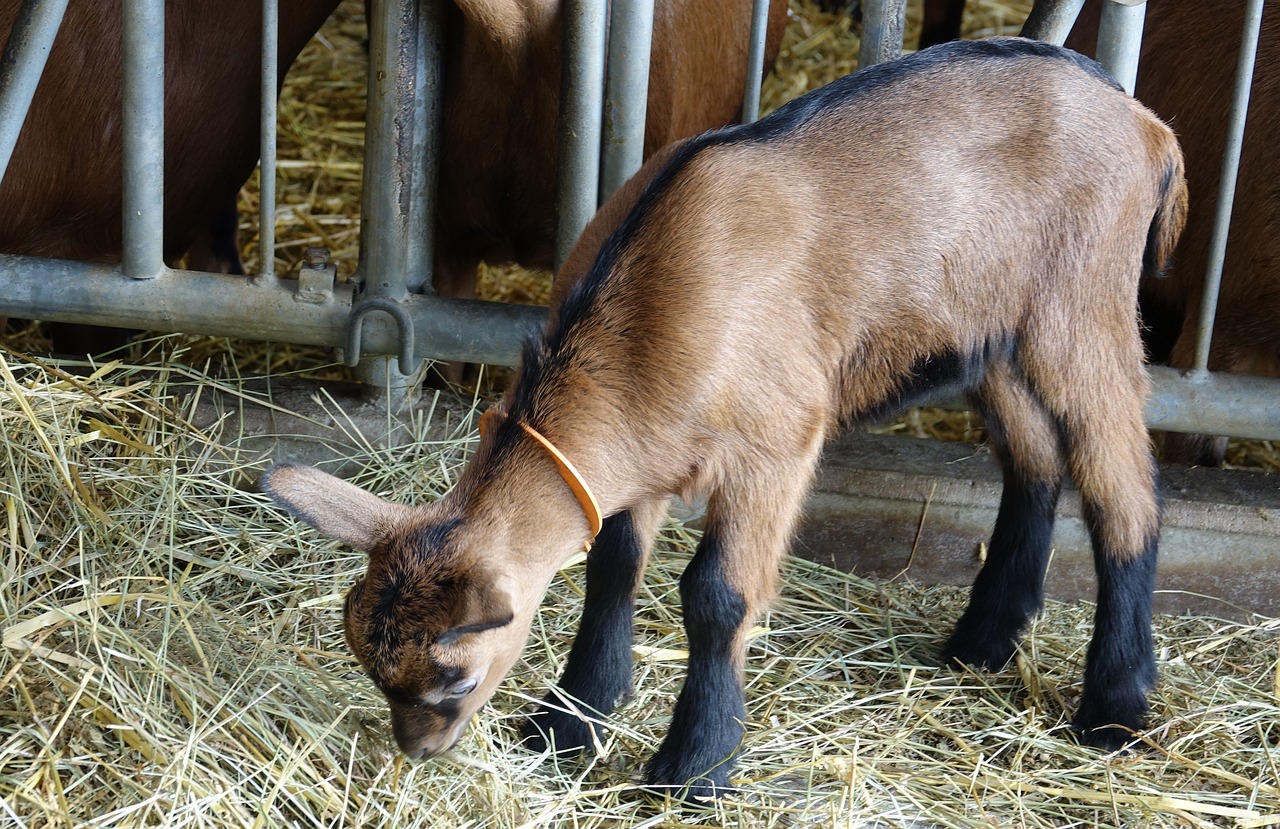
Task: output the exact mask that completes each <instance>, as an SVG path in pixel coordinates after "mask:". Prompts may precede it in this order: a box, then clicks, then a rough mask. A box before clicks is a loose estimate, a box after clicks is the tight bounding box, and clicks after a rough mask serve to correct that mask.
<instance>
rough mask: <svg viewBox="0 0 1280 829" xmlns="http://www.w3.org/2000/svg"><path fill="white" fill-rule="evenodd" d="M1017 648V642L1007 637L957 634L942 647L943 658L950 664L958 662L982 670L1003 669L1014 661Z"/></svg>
mask: <svg viewBox="0 0 1280 829" xmlns="http://www.w3.org/2000/svg"><path fill="white" fill-rule="evenodd" d="M1015 649H1016V646H1015V644H1014V643H1013V642H1010V641H1009V640H1007V639H997V638H987V639H979V638H976V637H968V636H963V637H962V636H960V635H959V634H956V635H954V636H952V637H951V640H950V641H948V642H947V644H946V647H944V648H943V649H942V659H943V661H944V662H946V663H948V664H951V663H956V662H958V663H961V664H963V665H968V666H970V667H972V668H977V669H978V670H982V671H1001V670H1004V668H1005V666H1006V665H1008V664H1009V663H1010V662H1012V661H1013V652H1014V650H1015Z"/></svg>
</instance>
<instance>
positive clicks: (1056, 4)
mask: <svg viewBox="0 0 1280 829" xmlns="http://www.w3.org/2000/svg"><path fill="white" fill-rule="evenodd" d="M1083 7H1084V0H1035V3H1034V4H1032V6H1031V13H1030V14H1029V15H1027V19H1026V21H1025V22H1024V23H1023V24H1022V31H1020V32H1019V33H1018V34H1020V35H1021V36H1022V37H1029V38H1031V39H1033V40H1043V41H1046V42H1047V43H1053V44H1056V45H1058V46H1061V45H1062V44H1064V43H1066V42H1067V35H1069V34H1071V27H1072V26H1074V25H1075V24H1076V18H1077V17H1079V16H1080V9H1081V8H1083Z"/></svg>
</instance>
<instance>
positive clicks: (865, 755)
mask: <svg viewBox="0 0 1280 829" xmlns="http://www.w3.org/2000/svg"><path fill="white" fill-rule="evenodd" d="M0 384H2V385H3V394H4V396H5V398H6V400H8V401H10V403H9V404H7V405H6V406H4V407H3V408H2V409H0V429H3V434H4V435H5V442H4V445H3V447H4V452H5V458H4V472H3V478H2V479H0V507H2V508H3V513H2V515H3V517H2V518H0V566H3V568H4V573H3V586H2V587H0V614H2V616H3V619H4V623H3V648H0V677H2V678H3V679H2V681H0V687H2V688H3V692H2V693H0V709H3V714H0V793H3V806H0V825H14V826H23V827H41V829H43V827H67V826H112V827H117V826H119V827H124V826H130V827H132V826H166V827H178V826H193V827H242V826H252V827H274V826H328V827H339V826H396V827H418V826H421V827H442V826H448V827H463V826H474V827H531V828H532V827H562V826H564V827H568V826H572V827H616V826H652V827H658V826H677V825H687V824H697V825H701V824H707V825H724V826H735V827H774V826H777V827H782V826H840V827H844V826H851V827H854V826H909V827H953V826H964V827H969V826H975V827H976V826H1015V825H1016V826H1030V827H1060V826H1072V825H1076V826H1114V827H1135V826H1188V825H1190V826H1208V825H1214V826H1266V825H1273V824H1278V823H1280V788H1278V787H1277V774H1276V764H1277V761H1278V759H1280V708H1278V707H1277V706H1278V700H1277V694H1278V692H1280V672H1278V671H1280V663H1278V662H1277V638H1276V633H1277V629H1278V626H1280V623H1278V622H1277V621H1276V620H1264V619H1256V620H1255V621H1254V622H1253V623H1251V624H1234V623H1227V622H1222V621H1218V620H1215V619H1210V618H1181V617H1161V618H1159V619H1158V620H1157V647H1158V649H1159V655H1160V664H1161V669H1162V679H1161V682H1160V685H1159V687H1158V688H1157V690H1156V692H1155V694H1154V698H1153V701H1154V708H1155V714H1154V718H1153V722H1154V724H1155V728H1154V730H1153V731H1152V732H1151V733H1150V734H1149V735H1148V736H1147V742H1148V743H1149V748H1148V749H1146V750H1144V751H1142V752H1138V753H1136V754H1134V755H1132V756H1127V757H1108V756H1104V755H1101V754H1099V753H1097V752H1095V751H1092V750H1088V749H1083V748H1081V747H1079V746H1078V745H1077V744H1076V743H1074V742H1073V741H1072V740H1071V738H1070V737H1069V735H1068V729H1067V726H1066V725H1065V722H1066V717H1067V715H1068V712H1069V711H1070V710H1071V709H1072V707H1073V706H1074V704H1075V701H1076V698H1077V697H1078V694H1079V689H1080V688H1079V678H1080V672H1081V662H1082V660H1083V654H1084V648H1085V645H1086V642H1087V636H1088V631H1089V627H1090V607H1089V606H1087V605H1079V606H1066V605H1059V604H1052V603H1051V605H1050V607H1049V608H1048V609H1047V611H1046V613H1045V614H1044V616H1043V617H1042V618H1041V620H1040V621H1038V622H1037V623H1036V625H1035V627H1034V628H1033V630H1032V631H1031V632H1030V634H1029V635H1028V637H1027V639H1026V641H1025V643H1024V646H1023V653H1022V654H1021V655H1020V656H1019V658H1018V661H1017V664H1016V666H1014V667H1012V668H1010V669H1009V670H1006V671H1003V672H1000V673H995V674H976V673H972V672H965V671H957V670H952V669H950V668H945V667H941V666H939V665H938V664H937V662H936V660H935V657H934V654H935V653H936V650H937V648H938V647H939V645H940V643H941V641H942V638H943V636H944V635H945V634H946V632H947V629H948V626H949V625H950V624H951V623H952V622H953V621H954V619H955V618H956V617H957V616H958V614H959V612H960V610H961V607H962V602H963V599H964V596H963V591H961V590H957V589H954V588H946V587H925V586H920V585H917V584H913V583H910V582H895V583H888V584H876V583H871V582H867V581H864V580H861V579H858V578H855V577H851V576H848V575H844V574H841V573H838V572H835V571H832V570H828V569H825V568H822V567H819V566H817V565H813V564H809V563H806V562H802V561H798V560H797V561H793V562H790V563H789V565H788V567H789V575H788V577H787V579H786V587H785V589H784V591H783V595H782V598H781V599H780V601H779V602H778V603H777V606H776V608H775V610H774V611H773V612H772V613H771V614H770V616H769V617H768V618H767V619H765V620H764V621H763V624H762V626H761V629H760V630H759V631H758V632H757V634H756V635H755V636H754V637H753V638H752V640H751V643H750V655H749V662H748V668H747V681H748V693H749V698H750V702H749V706H748V717H749V723H750V725H749V730H748V735H747V738H746V743H745V746H744V749H745V751H744V755H743V758H742V763H741V768H740V771H739V774H738V776H737V778H736V781H737V783H738V784H739V785H740V787H741V791H740V793H738V794H736V795H734V796H731V797H729V798H728V799H726V801H725V802H724V803H723V804H720V805H719V806H718V807H717V808H716V809H714V810H712V811H710V812H706V813H696V812H689V811H687V810H682V809H681V808H679V807H676V806H672V805H670V804H667V803H665V802H664V801H663V800H662V799H660V798H658V797H655V796H652V795H650V794H646V793H644V792H642V791H641V789H640V785H639V783H640V780H641V772H642V762H643V760H644V758H646V757H647V756H648V755H650V754H651V753H652V752H653V751H654V749H655V748H656V747H657V744H658V742H659V741H660V740H661V738H662V736H663V734H664V732H665V727H666V722H667V720H668V718H669V716H670V711H671V705H672V703H673V702H674V699H675V695H676V693H677V691H678V688H679V684H680V681H681V679H682V676H683V663H682V655H683V653H682V650H681V649H682V648H683V647H684V638H683V635H682V633H681V629H680V618H679V612H678V610H677V608H678V597H677V595H676V583H677V579H678V576H679V573H680V570H681V567H682V566H683V565H684V563H685V562H687V560H688V557H689V555H690V553H691V550H692V546H693V545H694V543H695V542H696V533H695V532H693V531H691V530H689V529H686V528H683V527H681V526H679V525H672V526H669V527H668V528H667V529H666V530H665V531H664V533H663V538H662V541H661V544H660V550H659V554H658V556H657V562H656V565H655V566H654V567H653V568H652V569H651V572H650V573H649V574H648V578H647V580H646V583H645V586H644V589H643V591H642V593H641V596H640V602H639V605H640V607H639V613H638V624H637V631H638V636H637V647H636V670H635V676H636V696H635V698H634V699H633V700H632V701H631V702H629V703H628V704H626V705H625V706H624V707H623V708H622V709H621V710H620V711H619V712H618V713H617V714H616V715H615V717H614V718H613V729H612V730H611V731H610V732H609V735H608V737H607V738H606V740H605V741H604V744H603V746H602V748H603V751H602V754H601V755H600V756H599V757H598V758H594V759H589V760H574V761H561V762H559V763H557V762H553V761H551V760H549V759H548V758H546V757H542V756H539V755H536V754H532V753H529V752H526V751H524V750H522V749H521V748H519V747H518V746H517V745H515V744H514V740H515V733H516V726H517V723H518V719H519V716H520V714H521V712H522V711H525V710H527V709H528V707H529V705H530V701H531V700H532V699H535V698H538V697H540V696H541V695H542V694H543V693H545V691H546V688H547V686H548V684H549V683H550V682H552V681H553V680H554V678H555V676H556V673H557V671H558V669H559V667H560V666H561V664H562V661H563V659H564V657H565V654H566V653H567V650H568V644H569V642H570V641H571V639H572V636H573V629H574V625H575V623H576V615H577V609H578V607H579V606H580V596H581V593H582V589H583V578H584V569H583V565H582V563H581V562H580V561H579V562H574V563H572V564H571V565H569V566H567V567H566V568H565V569H564V570H563V571H562V573H561V574H560V575H559V576H558V577H557V578H556V579H555V580H554V583H553V586H552V590H551V592H550V594H549V595H548V597H547V599H546V601H545V603H544V606H543V609H542V611H541V613H540V614H539V616H538V618H537V622H536V624H535V626H534V629H533V633H532V636H531V641H530V642H529V645H528V647H527V649H526V652H525V655H524V657H523V659H522V660H521V661H520V663H518V664H517V666H516V668H515V669H514V671H513V672H512V675H511V677H510V678H509V679H508V680H507V681H506V682H505V683H504V684H503V686H502V687H501V690H500V691H499V693H498V695H497V697H496V698H495V700H494V701H493V702H492V703H491V704H490V705H489V706H488V707H487V708H486V709H484V711H483V712H482V714H481V715H480V717H479V718H478V719H477V721H476V723H475V725H474V726H473V727H472V728H471V729H470V730H469V731H468V732H467V734H466V736H465V738H464V739H463V741H462V743H461V745H460V746H459V748H458V749H456V750H455V752H454V753H453V756H451V757H447V758H444V759H440V760H436V761H432V762H423V763H411V762H405V761H403V760H401V759H400V758H398V756H397V754H396V752H395V750H394V747H393V745H392V744H391V742H390V739H389V734H388V723H387V720H386V715H385V713H384V710H383V707H384V703H383V701H382V700H381V699H380V697H379V695H378V693H377V691H376V690H375V689H374V687H373V686H372V684H371V683H370V682H369V681H368V680H367V679H365V678H364V677H363V676H362V674H361V673H360V671H359V669H358V667H357V665H356V664H355V663H354V662H353V661H352V659H351V658H350V657H349V655H348V651H347V648H346V646H345V645H344V644H343V641H342V633H341V609H340V608H341V597H342V595H343V592H344V591H345V590H346V588H347V587H348V586H349V585H350V583H351V581H352V579H353V577H354V576H355V575H356V574H357V573H359V572H360V571H361V570H362V567H363V561H362V556H361V555H359V554H356V553H353V552H351V551H349V550H346V549H343V548H340V547H338V546H337V545H335V544H333V543H330V542H325V541H323V540H321V539H319V538H317V536H316V535H315V534H314V533H311V532H309V531H306V530H304V529H302V528H300V527H299V526H298V525H297V524H296V523H295V522H293V521H292V520H290V519H289V518H288V517H286V516H284V515H282V514H281V513H279V512H277V511H275V510H274V509H271V508H269V507H268V506H267V504H266V502H265V499H264V498H263V497H262V496H261V495H258V494H255V493H253V492H252V491H249V490H248V489H246V488H242V487H243V485H244V484H245V483H246V482H247V481H248V480H250V479H252V478H253V477H254V476H255V475H256V474H257V471H258V469H257V467H255V466H253V465H251V464H249V463H248V461H247V459H245V458H242V457H238V456H237V455H236V454H235V453H234V452H233V451H232V450H231V449H229V448H228V446H227V445H228V443H230V442H231V441H232V440H233V439H234V437H235V436H234V435H225V434H222V433H221V432H220V430H219V428H218V427H217V426H216V425H215V426H213V427H209V428H205V429H199V428H197V427H195V426H193V425H192V422H191V419H192V416H191V411H192V406H193V403H192V399H193V396H199V395H201V394H209V393H211V392H212V390H213V389H214V388H215V387H219V386H228V385H230V384H227V383H226V382H225V381H217V380H214V379H211V378H209V377H206V376H202V375H200V374H198V373H196V372H194V371H192V370H189V369H178V368H163V369H161V370H159V371H155V370H145V371H144V370H142V369H137V368H131V367H129V366H127V365H119V364H116V365H109V366H106V367H104V368H101V369H99V370H97V371H95V372H93V373H92V374H90V375H89V376H72V375H69V374H66V373H64V372H62V371H61V370H59V369H58V368H56V367H52V366H48V365H45V364H42V363H32V362H27V361H25V360H23V359H22V358H19V357H17V356H15V355H13V354H11V353H5V354H2V355H0ZM472 417H473V412H471V411H470V410H468V409H465V408H463V409H458V408H456V407H444V406H442V407H439V408H438V409H437V412H436V415H435V417H434V422H432V423H420V424H418V429H419V432H418V433H417V435H418V436H417V438H416V439H415V440H414V441H413V442H412V443H410V444H409V445H407V446H405V447H404V448H403V449H400V450H397V451H396V452H395V453H385V452H377V451H370V452H369V453H367V454H363V455H360V456H358V457H355V458H354V460H355V461H356V462H357V464H358V465H359V466H360V467H361V468H362V469H363V470H364V472H363V474H362V476H361V478H360V479H359V480H360V482H361V483H362V484H363V485H365V486H367V487H370V488H372V489H373V490H375V491H378V492H380V493H382V494H384V495H386V496H387V497H390V498H393V499H396V500H400V501H406V502H420V501H422V500H424V499H428V498H432V497H436V496H438V495H439V494H440V493H441V492H443V491H444V490H446V489H447V488H448V487H449V485H450V483H451V481H452V480H453V479H454V477H455V476H456V475H457V473H458V470H459V468H460V465H461V464H462V463H463V462H464V460H465V458H466V456H467V454H468V452H469V451H470V449H471V448H472V446H473V431H472V423H471V418H472Z"/></svg>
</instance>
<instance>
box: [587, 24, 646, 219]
mask: <svg viewBox="0 0 1280 829" xmlns="http://www.w3.org/2000/svg"><path fill="white" fill-rule="evenodd" d="M652 43H653V0H613V3H611V4H610V16H609V47H608V70H607V73H606V75H605V96H604V122H603V125H602V127H603V130H604V144H603V147H602V149H601V160H600V188H599V190H600V192H599V195H598V201H599V203H600V204H604V201H605V199H607V198H608V197H609V194H610V193H612V192H613V191H614V190H616V189H617V188H618V187H619V186H621V185H622V183H623V182H624V181H626V180H627V179H629V178H631V175H632V174H633V173H635V171H636V170H639V169H640V164H641V163H642V162H643V161H644V122H645V114H646V110H647V109H648V103H649V101H648V99H649V54H650V49H651V46H652Z"/></svg>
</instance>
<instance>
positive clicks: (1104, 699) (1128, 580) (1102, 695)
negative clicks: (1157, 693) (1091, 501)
mask: <svg viewBox="0 0 1280 829" xmlns="http://www.w3.org/2000/svg"><path fill="white" fill-rule="evenodd" d="M1091 512H1093V511H1091ZM1094 524H1095V522H1094V521H1092V520H1091V521H1090V532H1091V534H1092V535H1093V544H1094V564H1095V566H1096V567H1097V571H1098V609H1097V614H1096V616H1095V619H1094V627H1093V640H1092V641H1091V642H1090V643H1089V655H1088V661H1087V662H1086V663H1085V672H1084V695H1083V696H1082V697H1081V699H1080V710H1079V711H1077V712H1076V716H1075V719H1074V720H1073V725H1075V727H1076V728H1077V729H1078V730H1079V731H1080V738H1081V740H1083V741H1084V742H1085V743H1088V744H1089V745H1093V746H1097V747H1099V748H1104V749H1107V750H1110V751H1114V750H1116V749H1119V748H1123V747H1124V746H1125V745H1126V744H1127V743H1129V742H1132V740H1133V733H1132V732H1135V731H1138V730H1140V729H1141V728H1142V727H1143V725H1144V723H1145V721H1146V715H1147V710H1148V705H1147V692H1149V691H1150V690H1151V688H1152V687H1154V686H1155V682H1156V662H1155V650H1154V645H1153V643H1152V638H1151V600H1152V594H1153V593H1154V592H1155V581H1156V548H1157V541H1156V538H1155V536H1154V535H1153V536H1152V538H1151V539H1150V540H1149V541H1148V542H1147V545H1146V547H1145V549H1144V550H1143V551H1142V552H1141V553H1139V554H1138V555H1136V556H1123V557H1122V556H1118V555H1116V554H1115V551H1113V550H1107V549H1105V547H1104V546H1103V545H1102V543H1101V542H1100V539H1099V533H1098V531H1097V530H1096V528H1095V526H1094Z"/></svg>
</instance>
